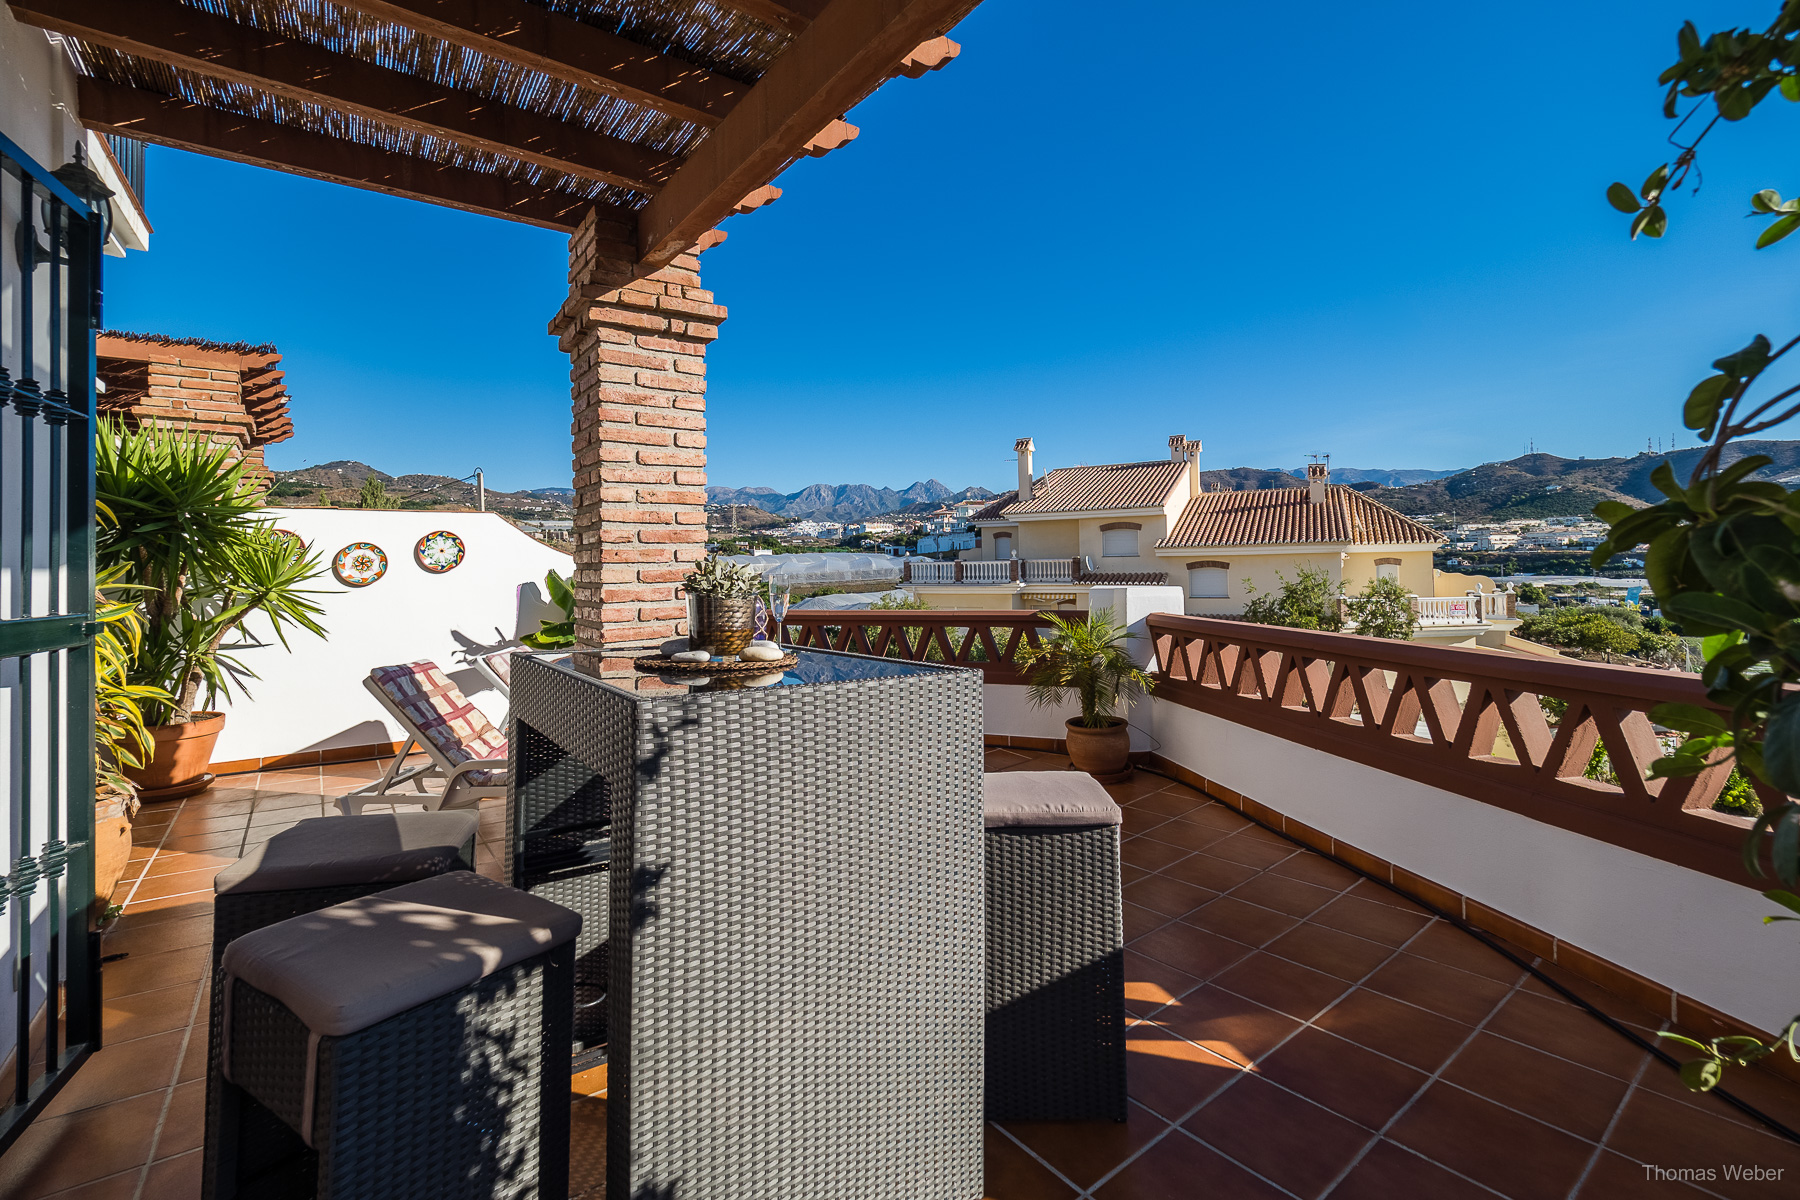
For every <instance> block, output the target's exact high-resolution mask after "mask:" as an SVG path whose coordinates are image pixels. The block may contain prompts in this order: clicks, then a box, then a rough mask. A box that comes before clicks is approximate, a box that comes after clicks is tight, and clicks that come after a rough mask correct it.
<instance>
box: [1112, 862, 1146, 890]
mask: <svg viewBox="0 0 1800 1200" xmlns="http://www.w3.org/2000/svg"><path fill="white" fill-rule="evenodd" d="M1149 874H1150V872H1148V871H1146V870H1144V868H1142V867H1134V866H1132V865H1131V864H1130V863H1128V862H1122V863H1120V864H1119V882H1120V883H1122V884H1124V885H1125V886H1126V887H1130V886H1131V885H1132V884H1134V883H1136V882H1137V881H1138V880H1140V879H1143V878H1145V877H1146V876H1148V875H1149Z"/></svg>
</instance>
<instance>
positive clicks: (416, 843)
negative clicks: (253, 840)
mask: <svg viewBox="0 0 1800 1200" xmlns="http://www.w3.org/2000/svg"><path fill="white" fill-rule="evenodd" d="M480 823H481V818H480V816H479V815H478V814H476V813H473V812H421V813H372V814H369V815H367V816H355V817H313V818H312V819H310V820H305V821H301V822H300V823H299V824H298V825H295V826H294V827H293V828H292V829H284V830H282V831H281V832H280V833H278V834H276V835H275V836H274V837H272V838H270V839H269V840H268V841H266V842H264V843H262V844H261V845H260V846H255V847H252V848H251V850H250V852H249V853H248V854H246V855H244V857H242V858H240V859H238V860H237V862H235V863H233V864H232V865H231V866H229V867H227V868H225V869H224V870H223V871H220V872H219V874H218V876H217V877H216V878H214V880H213V891H214V892H215V893H216V894H218V895H221V896H228V895H233V894H236V893H240V892H285V891H292V890H295V889H299V888H307V889H310V888H328V887H337V886H340V885H343V884H376V883H394V884H400V883H410V882H412V881H413V880H417V879H424V878H427V877H429V876H432V875H440V874H442V873H443V872H445V871H449V870H454V869H455V868H456V867H458V866H461V867H465V868H466V867H468V866H470V865H472V864H471V863H469V862H468V861H467V860H466V859H465V858H464V856H463V850H464V847H465V846H466V845H468V844H469V843H470V842H471V841H472V840H473V839H474V837H475V833H476V829H477V827H478V826H479V825H480Z"/></svg>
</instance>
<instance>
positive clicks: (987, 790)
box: [982, 771, 1125, 1121]
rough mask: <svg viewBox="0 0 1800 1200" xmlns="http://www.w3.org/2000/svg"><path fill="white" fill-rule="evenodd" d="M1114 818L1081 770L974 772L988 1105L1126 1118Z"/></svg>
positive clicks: (1035, 1113) (1036, 1115)
mask: <svg viewBox="0 0 1800 1200" xmlns="http://www.w3.org/2000/svg"><path fill="white" fill-rule="evenodd" d="M1120 821H1121V814H1120V812H1119V806H1118V805H1116V804H1114V803H1113V801H1112V797H1111V796H1108V795H1107V794H1106V789H1104V788H1102V787H1101V786H1100V785H1099V784H1098V783H1096V782H1094V780H1093V779H1092V778H1091V777H1089V776H1087V775H1085V774H1082V773H1080V772H1075V771H1007V772H997V773H992V774H988V775H986V776H984V777H983V779H982V824H983V825H984V826H985V827H986V835H987V837H986V842H987V1115H988V1117H989V1118H990V1119H993V1120H1009V1121H1092V1120H1113V1121H1123V1120H1124V1119H1125V967H1124V956H1125V934H1124V923H1123V907H1122V906H1123V900H1122V898H1121V896H1120V881H1119V825H1120Z"/></svg>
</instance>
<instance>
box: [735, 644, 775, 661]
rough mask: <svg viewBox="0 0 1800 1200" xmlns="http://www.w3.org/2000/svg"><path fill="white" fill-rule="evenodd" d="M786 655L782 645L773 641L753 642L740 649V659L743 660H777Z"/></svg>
mask: <svg viewBox="0 0 1800 1200" xmlns="http://www.w3.org/2000/svg"><path fill="white" fill-rule="evenodd" d="M784 657H786V656H785V655H784V654H782V651H781V647H780V646H777V645H776V644H775V643H773V642H751V643H750V644H749V645H748V646H745V647H744V648H743V649H742V650H740V651H738V659H739V660H740V661H742V662H777V661H779V660H780V659H782V658H784Z"/></svg>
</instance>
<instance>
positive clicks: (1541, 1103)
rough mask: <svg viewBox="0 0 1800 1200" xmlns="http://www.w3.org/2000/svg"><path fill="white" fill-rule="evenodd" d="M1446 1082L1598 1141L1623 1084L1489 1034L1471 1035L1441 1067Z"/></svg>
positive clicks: (1622, 1090)
mask: <svg viewBox="0 0 1800 1200" xmlns="http://www.w3.org/2000/svg"><path fill="white" fill-rule="evenodd" d="M1441 1078H1442V1079H1443V1080H1445V1081H1446V1082H1449V1083H1454V1084H1457V1085H1458V1086H1460V1087H1465V1088H1468V1089H1469V1090H1470V1091H1472V1092H1475V1093H1477V1094H1478V1095H1482V1096H1485V1097H1487V1098H1488V1099H1489V1100H1493V1101H1495V1102H1497V1103H1499V1104H1504V1105H1506V1107H1508V1108H1513V1109H1517V1110H1519V1111H1520V1112H1523V1113H1529V1114H1530V1115H1531V1116H1534V1117H1536V1118H1537V1119H1538V1120H1540V1121H1544V1122H1546V1123H1548V1124H1551V1125H1554V1126H1556V1127H1557V1128H1558V1129H1566V1130H1568V1131H1569V1132H1570V1133H1573V1134H1575V1135H1576V1136H1577V1137H1583V1138H1587V1139H1588V1140H1590V1141H1599V1140H1600V1135H1601V1134H1603V1133H1605V1132H1606V1126H1607V1124H1608V1123H1609V1122H1611V1121H1612V1118H1613V1113H1614V1112H1616V1111H1617V1110H1618V1107H1619V1101H1620V1100H1622V1099H1624V1098H1625V1091H1626V1088H1627V1087H1628V1085H1627V1083H1626V1082H1625V1081H1624V1080H1622V1079H1618V1078H1615V1077H1614V1076H1611V1075H1606V1074H1602V1073H1601V1072H1599V1071H1590V1070H1589V1069H1588V1068H1586V1067H1583V1066H1577V1065H1576V1064H1574V1063H1572V1062H1569V1061H1568V1060H1566V1059H1561V1058H1553V1057H1551V1056H1550V1055H1548V1054H1544V1053H1542V1052H1541V1051H1537V1050H1532V1049H1530V1048H1528V1047H1525V1046H1521V1045H1519V1044H1518V1043H1517V1042H1509V1041H1506V1040H1505V1039H1503V1038H1498V1037H1494V1036H1492V1035H1491V1034H1486V1033H1481V1034H1477V1035H1476V1036H1475V1040H1474V1041H1473V1042H1470V1043H1469V1044H1468V1045H1467V1046H1466V1047H1464V1048H1463V1050H1462V1051H1461V1052H1460V1053H1458V1054H1457V1056H1456V1057H1455V1058H1454V1059H1452V1060H1451V1061H1450V1065H1449V1066H1448V1067H1446V1068H1444V1073H1443V1075H1442V1076H1441Z"/></svg>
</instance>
